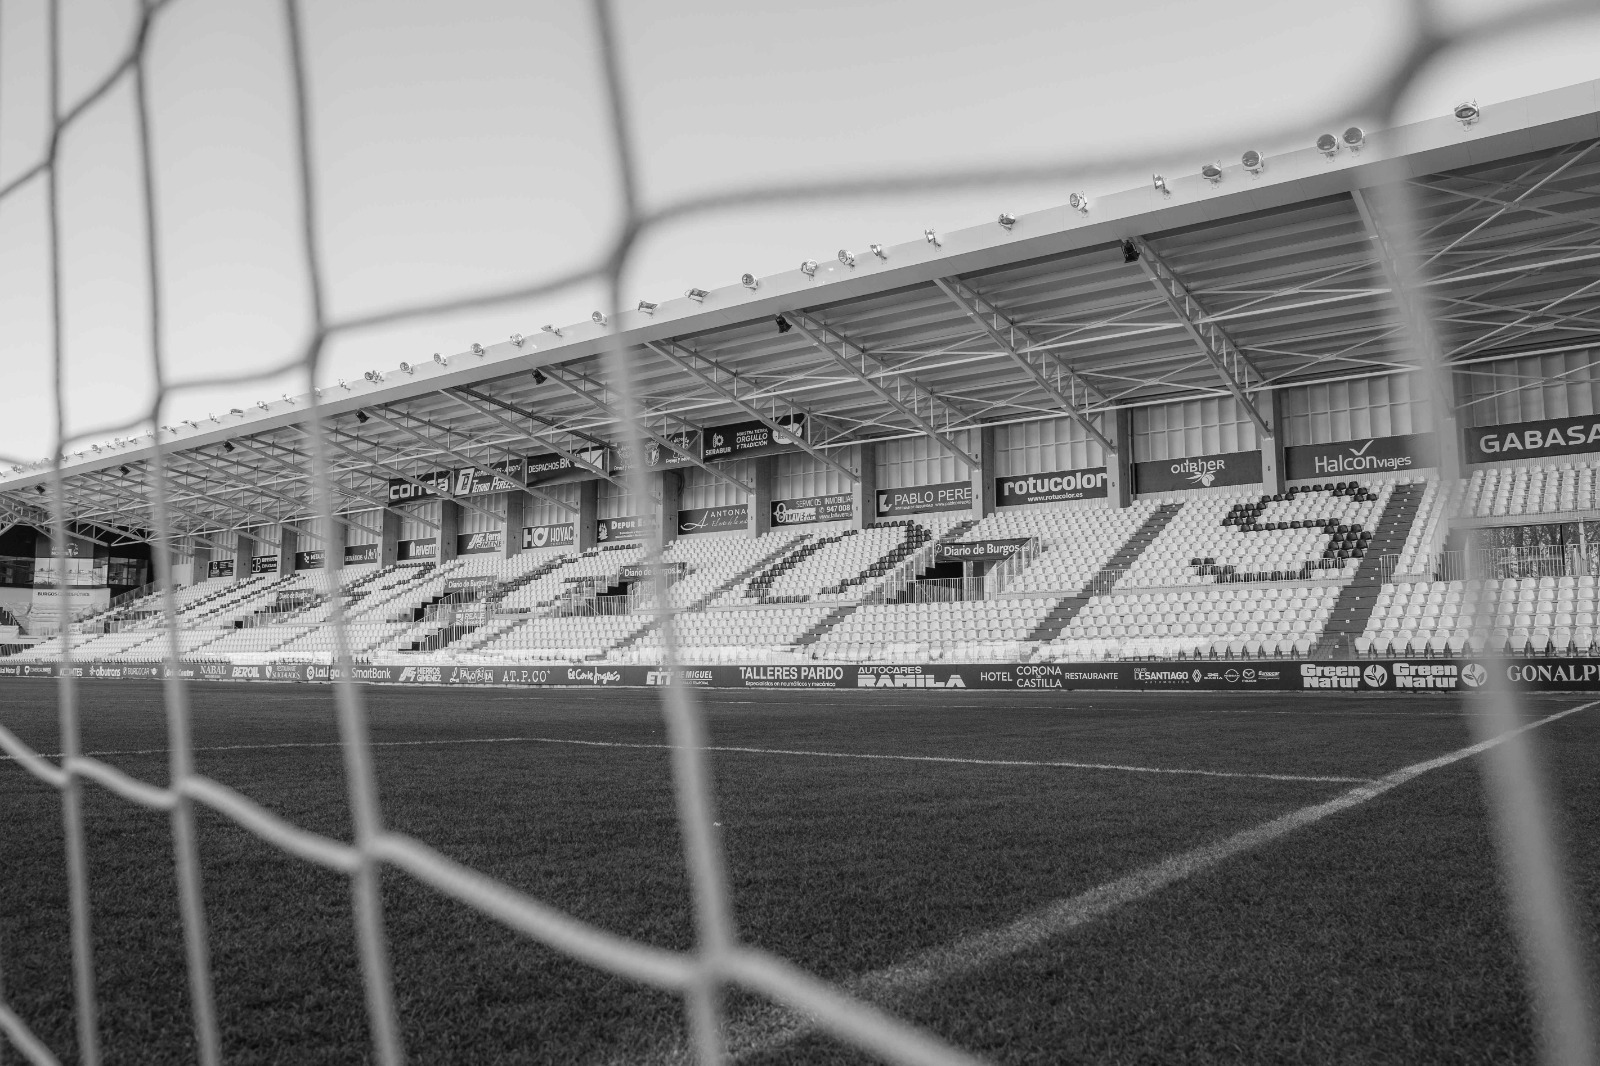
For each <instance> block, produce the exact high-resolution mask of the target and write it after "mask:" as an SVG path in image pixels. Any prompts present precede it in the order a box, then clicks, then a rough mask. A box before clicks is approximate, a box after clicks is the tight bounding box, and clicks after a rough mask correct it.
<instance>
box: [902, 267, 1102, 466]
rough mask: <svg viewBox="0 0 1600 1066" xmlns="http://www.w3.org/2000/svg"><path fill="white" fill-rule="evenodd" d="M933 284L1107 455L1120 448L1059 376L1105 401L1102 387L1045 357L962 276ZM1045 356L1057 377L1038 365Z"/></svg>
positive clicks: (1024, 332)
mask: <svg viewBox="0 0 1600 1066" xmlns="http://www.w3.org/2000/svg"><path fill="white" fill-rule="evenodd" d="M933 283H934V284H935V285H937V286H939V291H940V292H943V293H944V294H945V296H947V297H949V298H950V300H951V302H952V303H954V304H955V305H956V306H957V307H959V308H961V310H963V311H965V312H966V313H967V316H968V317H969V318H971V319H972V321H974V322H976V323H977V324H978V328H979V329H981V330H983V332H984V333H986V334H988V336H989V339H990V340H992V341H994V342H995V343H996V344H998V345H999V346H1000V350H1001V351H1003V352H1005V353H1006V355H1007V356H1009V357H1010V358H1011V361H1012V362H1013V363H1015V364H1017V366H1018V367H1020V368H1021V369H1022V371H1023V373H1025V374H1027V375H1028V377H1030V378H1031V379H1033V383H1034V384H1035V385H1037V386H1039V388H1041V389H1043V390H1044V392H1045V393H1046V394H1047V395H1049V397H1050V398H1051V399H1052V400H1054V401H1055V402H1056V406H1057V407H1059V408H1061V410H1062V412H1063V413H1064V414H1066V416H1067V417H1068V418H1071V419H1072V420H1073V421H1074V422H1076V423H1078V425H1080V426H1082V427H1083V430H1084V432H1085V433H1087V434H1089V437H1090V439H1092V440H1093V441H1095V443H1097V444H1099V445H1100V447H1101V448H1103V449H1104V450H1105V452H1106V454H1107V455H1110V454H1111V453H1113V452H1115V451H1116V450H1117V448H1116V445H1114V444H1112V443H1111V441H1110V440H1108V439H1107V438H1106V435H1105V434H1104V433H1101V432H1100V428H1099V427H1098V426H1096V425H1095V424H1094V420H1093V419H1092V418H1090V416H1089V415H1088V414H1087V413H1086V412H1085V411H1084V409H1083V407H1082V406H1080V403H1079V401H1078V399H1077V398H1076V397H1075V396H1073V395H1072V392H1069V391H1067V390H1064V389H1062V387H1061V380H1060V379H1061V377H1063V376H1064V377H1066V379H1067V389H1070V390H1072V391H1073V392H1075V391H1077V390H1080V389H1081V390H1082V391H1083V393H1084V395H1085V396H1086V397H1087V398H1090V399H1093V398H1099V399H1101V400H1104V399H1105V398H1106V397H1105V395H1104V394H1103V393H1101V392H1100V390H1099V389H1096V388H1095V387H1094V386H1092V385H1090V384H1089V383H1088V382H1087V381H1085V380H1084V379H1083V377H1082V375H1080V374H1079V373H1078V372H1077V371H1076V370H1073V369H1072V368H1071V367H1070V366H1068V365H1067V364H1066V363H1064V362H1063V361H1061V360H1060V359H1056V358H1053V357H1049V356H1046V355H1045V354H1044V353H1043V352H1042V351H1041V349H1040V348H1039V347H1038V344H1037V342H1036V341H1034V340H1033V338H1032V337H1030V336H1028V334H1027V332H1026V331H1024V330H1023V329H1022V327H1020V326H1018V325H1017V324H1016V323H1015V322H1013V321H1012V320H1011V319H1010V318H1008V317H1007V316H1006V315H1005V314H1004V313H1003V312H1002V311H1001V310H1000V309H999V308H998V307H996V306H995V305H994V304H993V303H992V302H990V301H989V300H987V299H985V298H984V297H983V296H981V295H979V294H978V292H977V291H975V290H974V289H972V288H970V287H969V286H967V285H966V284H964V283H963V282H962V281H961V280H960V279H958V278H934V279H933ZM1018 341H1021V344H1020V346H1019V345H1018V343H1017V342H1018ZM1036 352H1038V353H1039V354H1040V355H1041V356H1042V357H1043V358H1040V359H1039V361H1038V362H1035V353H1036ZM1044 358H1049V361H1050V366H1051V367H1054V369H1055V371H1056V377H1055V379H1054V380H1052V378H1051V376H1050V373H1049V368H1048V367H1045V366H1041V365H1039V363H1042V362H1043V361H1044Z"/></svg>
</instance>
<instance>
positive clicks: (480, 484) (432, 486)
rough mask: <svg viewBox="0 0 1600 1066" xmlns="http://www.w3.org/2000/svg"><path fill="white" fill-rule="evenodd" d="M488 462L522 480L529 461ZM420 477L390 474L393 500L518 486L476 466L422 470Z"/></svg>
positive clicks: (468, 493) (455, 494) (398, 500)
mask: <svg viewBox="0 0 1600 1066" xmlns="http://www.w3.org/2000/svg"><path fill="white" fill-rule="evenodd" d="M485 465H487V466H488V467H489V469H490V470H493V471H495V472H496V473H497V474H507V475H510V476H511V477H514V478H516V479H517V480H518V481H521V480H522V471H523V467H524V465H525V464H524V461H523V460H521V459H502V460H501V461H500V462H498V463H487V464H485ZM416 480H417V481H420V482H422V484H420V485H417V484H413V483H412V482H410V481H407V480H406V479H405V478H403V477H392V478H390V479H389V502H390V503H399V502H401V501H403V500H425V499H429V498H431V497H434V496H456V497H460V496H481V495H483V494H484V493H486V492H508V491H510V490H511V489H514V488H516V487H517V486H516V485H514V484H512V483H511V482H510V481H507V480H506V479H505V478H504V477H498V476H497V477H490V476H489V475H488V474H486V473H484V472H483V471H482V470H479V469H478V468H477V467H472V466H462V467H457V468H455V469H454V470H430V471H429V472H427V473H425V474H418V475H417V477H416Z"/></svg>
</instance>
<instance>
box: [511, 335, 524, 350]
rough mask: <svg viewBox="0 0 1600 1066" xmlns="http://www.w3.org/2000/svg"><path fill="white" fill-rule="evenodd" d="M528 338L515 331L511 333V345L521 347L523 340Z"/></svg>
mask: <svg viewBox="0 0 1600 1066" xmlns="http://www.w3.org/2000/svg"><path fill="white" fill-rule="evenodd" d="M526 339H527V338H525V337H523V335H522V334H520V333H513V334H512V335H511V346H512V347H513V348H520V347H522V342H523V341H524V340H526Z"/></svg>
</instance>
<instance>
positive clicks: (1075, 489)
mask: <svg viewBox="0 0 1600 1066" xmlns="http://www.w3.org/2000/svg"><path fill="white" fill-rule="evenodd" d="M1109 485H1110V478H1109V476H1108V475H1107V474H1106V468H1105V467H1103V466H1091V467H1088V468H1087V469H1084V470H1051V471H1050V472H1048V473H1044V474H1016V475H1013V476H1011V477H997V478H995V479H994V505H995V506H996V507H1019V506H1021V505H1022V504H1025V503H1059V502H1061V501H1063V500H1103V499H1105V498H1106V496H1107V494H1108V493H1109V492H1110V488H1109Z"/></svg>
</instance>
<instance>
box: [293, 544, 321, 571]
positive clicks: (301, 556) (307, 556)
mask: <svg viewBox="0 0 1600 1066" xmlns="http://www.w3.org/2000/svg"><path fill="white" fill-rule="evenodd" d="M327 557H328V556H327V553H326V552H324V551H323V549H321V548H317V549H315V550H314V551H308V552H295V553H294V568H295V569H296V570H321V569H322V567H323V561H324V560H325V559H327Z"/></svg>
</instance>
